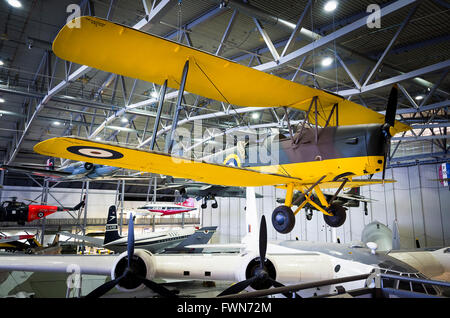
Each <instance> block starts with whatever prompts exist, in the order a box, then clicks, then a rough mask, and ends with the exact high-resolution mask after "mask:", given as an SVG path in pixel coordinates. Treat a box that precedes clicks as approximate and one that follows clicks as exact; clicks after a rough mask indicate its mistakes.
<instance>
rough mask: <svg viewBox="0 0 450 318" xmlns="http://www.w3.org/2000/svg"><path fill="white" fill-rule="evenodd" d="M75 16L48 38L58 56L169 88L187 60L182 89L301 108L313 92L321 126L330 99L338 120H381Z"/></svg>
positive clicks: (399, 127)
mask: <svg viewBox="0 0 450 318" xmlns="http://www.w3.org/2000/svg"><path fill="white" fill-rule="evenodd" d="M76 20H78V21H77V22H79V23H80V25H81V27H79V28H73V27H70V26H67V25H66V26H64V27H63V28H62V29H61V30H60V32H59V33H58V35H57V37H56V38H55V40H54V42H53V46H52V49H53V52H54V53H55V55H57V56H58V57H59V58H61V59H63V60H67V61H71V62H75V63H78V64H81V65H87V66H90V67H94V68H97V69H100V70H103V71H105V72H111V73H115V74H120V75H123V76H127V77H131V78H137V79H141V80H144V81H148V82H152V83H156V84H159V85H162V84H163V82H164V81H165V80H166V79H167V80H168V86H169V87H171V88H174V89H179V87H180V78H181V74H182V70H183V67H184V65H185V62H186V61H189V73H188V77H187V82H186V87H185V90H186V91H187V92H191V93H194V94H197V95H200V96H204V97H206V98H210V99H213V100H217V101H221V102H225V103H228V104H234V105H238V106H250V107H280V106H286V107H292V108H297V109H300V110H303V111H306V110H308V108H309V105H310V104H311V101H312V99H313V98H314V97H316V96H317V97H318V99H319V102H320V103H319V105H318V109H320V112H319V117H320V118H318V119H319V124H321V125H322V124H323V123H325V121H326V119H327V118H328V115H329V114H330V113H331V110H332V108H333V105H335V104H338V110H339V125H356V124H369V123H380V124H382V123H384V118H385V117H384V115H382V114H379V113H377V112H375V111H373V110H371V109H369V108H365V107H364V106H362V105H359V104H356V103H354V102H352V101H349V100H346V99H345V98H344V97H342V96H338V95H336V94H333V93H330V92H326V91H324V90H320V89H316V88H311V87H308V86H305V85H301V84H299V83H296V82H293V81H289V80H287V79H284V78H281V77H279V76H275V75H271V74H268V73H265V72H261V71H259V70H256V69H253V68H250V67H247V66H244V65H241V64H239V63H236V62H233V61H230V60H227V59H224V58H222V57H219V56H216V55H213V54H210V53H207V52H204V51H201V50H198V49H194V48H191V47H189V46H186V45H183V44H180V43H176V42H172V41H170V40H167V39H163V38H161V37H158V36H154V35H151V34H148V33H144V32H142V31H138V30H135V29H133V28H130V27H126V26H124V25H120V24H116V23H113V22H110V21H107V20H104V19H100V18H97V17H90V16H89V17H87V16H83V17H80V18H77V19H76ZM123 48H127V49H126V50H124V49H123ZM152 61H155V62H153V63H152ZM255 83H257V84H256V85H255ZM244 87H245V90H244V89H243V88H244ZM274 88H276V89H274ZM334 124H335V123H334ZM394 129H395V130H396V131H397V132H400V131H406V130H409V129H411V127H409V126H407V125H405V124H402V123H400V122H398V121H396V123H395V126H394Z"/></svg>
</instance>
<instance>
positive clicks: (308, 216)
mask: <svg viewBox="0 0 450 318" xmlns="http://www.w3.org/2000/svg"><path fill="white" fill-rule="evenodd" d="M312 217H313V215H312V212H308V213H306V219H307V220H308V221H311V220H312Z"/></svg>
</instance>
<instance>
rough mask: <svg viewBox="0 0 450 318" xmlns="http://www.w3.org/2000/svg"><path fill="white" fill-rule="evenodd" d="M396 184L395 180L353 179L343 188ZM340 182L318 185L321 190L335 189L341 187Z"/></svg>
mask: <svg viewBox="0 0 450 318" xmlns="http://www.w3.org/2000/svg"><path fill="white" fill-rule="evenodd" d="M393 182H397V181H395V180H388V179H385V180H381V179H354V180H352V181H347V183H346V184H345V186H344V188H359V187H362V186H367V185H373V184H383V183H393ZM341 184H342V181H327V182H322V183H320V184H319V186H320V188H321V189H337V188H339V187H340V186H341ZM311 185H312V184H311Z"/></svg>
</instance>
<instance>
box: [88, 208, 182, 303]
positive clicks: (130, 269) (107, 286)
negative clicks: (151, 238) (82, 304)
mask: <svg viewBox="0 0 450 318" xmlns="http://www.w3.org/2000/svg"><path fill="white" fill-rule="evenodd" d="M127 261H128V262H127V268H126V269H125V271H124V272H123V274H122V275H121V276H119V277H117V278H116V279H113V280H111V281H109V282H106V283H104V284H103V285H101V286H99V287H97V288H96V289H94V290H93V291H92V292H90V293H89V294H88V295H87V296H86V298H98V297H101V296H103V295H104V294H106V293H107V292H108V291H109V290H111V289H112V288H113V287H115V286H116V285H117V284H119V283H120V282H121V281H122V280H124V279H127V280H134V281H137V282H140V283H142V284H144V285H145V286H147V287H148V288H150V289H151V290H153V291H154V292H156V293H158V294H160V295H161V296H163V297H178V296H177V295H176V294H175V292H173V291H171V290H169V289H167V288H165V287H164V286H162V285H160V284H158V283H155V282H153V281H151V280H148V279H146V278H144V277H141V276H139V275H138V274H137V273H136V271H135V267H136V266H137V265H138V262H137V257H135V256H134V221H133V215H132V214H130V221H129V223H128V242H127ZM135 265H136V266H135Z"/></svg>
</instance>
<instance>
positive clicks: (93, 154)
mask: <svg viewBox="0 0 450 318" xmlns="http://www.w3.org/2000/svg"><path fill="white" fill-rule="evenodd" d="M67 151H68V152H71V153H73V154H76V155H79V156H83V157H88V158H101V159H120V158H122V157H123V154H121V153H120V152H118V151H115V150H111V149H104V148H100V147H88V146H71V147H68V148H67Z"/></svg>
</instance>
